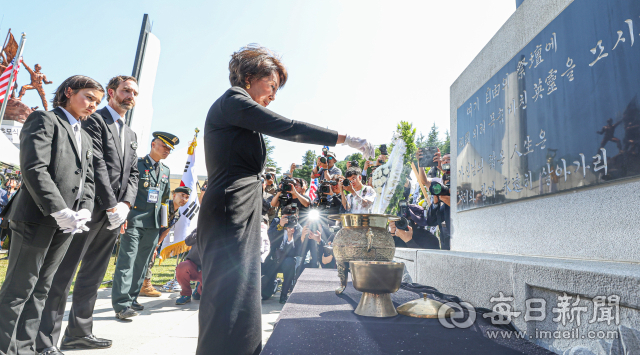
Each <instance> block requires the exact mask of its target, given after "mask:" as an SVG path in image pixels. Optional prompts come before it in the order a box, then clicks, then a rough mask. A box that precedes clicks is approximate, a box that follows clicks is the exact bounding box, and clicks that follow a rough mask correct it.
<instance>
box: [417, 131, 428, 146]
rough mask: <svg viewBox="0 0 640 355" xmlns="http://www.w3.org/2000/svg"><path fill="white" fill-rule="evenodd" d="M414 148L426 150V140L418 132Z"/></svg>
mask: <svg viewBox="0 0 640 355" xmlns="http://www.w3.org/2000/svg"><path fill="white" fill-rule="evenodd" d="M416 147H417V148H426V147H427V138H426V137H425V136H424V134H422V132H420V133H419V134H418V138H416Z"/></svg>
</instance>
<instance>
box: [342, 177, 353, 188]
mask: <svg viewBox="0 0 640 355" xmlns="http://www.w3.org/2000/svg"><path fill="white" fill-rule="evenodd" d="M349 185H351V180H349V179H346V178H345V179H344V180H342V186H344V187H347V186H349Z"/></svg>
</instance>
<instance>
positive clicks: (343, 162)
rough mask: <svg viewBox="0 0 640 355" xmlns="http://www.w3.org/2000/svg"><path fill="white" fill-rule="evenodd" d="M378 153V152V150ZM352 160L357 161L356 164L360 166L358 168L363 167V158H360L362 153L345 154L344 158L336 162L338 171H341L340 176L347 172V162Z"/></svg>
mask: <svg viewBox="0 0 640 355" xmlns="http://www.w3.org/2000/svg"><path fill="white" fill-rule="evenodd" d="M378 154H380V153H379V152H378ZM353 160H357V161H358V166H360V169H362V168H364V162H365V159H364V158H362V153H353V154H351V155H347V156H346V157H345V158H344V160H341V161H339V162H337V163H336V166H337V167H338V168H339V169H340V171H342V176H344V174H346V173H347V162H348V161H353Z"/></svg>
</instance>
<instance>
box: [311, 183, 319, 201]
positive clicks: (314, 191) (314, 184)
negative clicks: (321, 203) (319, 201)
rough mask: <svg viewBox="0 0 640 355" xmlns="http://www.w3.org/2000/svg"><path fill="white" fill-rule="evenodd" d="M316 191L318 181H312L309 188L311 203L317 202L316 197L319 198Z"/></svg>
mask: <svg viewBox="0 0 640 355" xmlns="http://www.w3.org/2000/svg"><path fill="white" fill-rule="evenodd" d="M316 191H318V179H317V178H316V179H313V180H311V185H310V186H309V198H310V199H311V201H315V199H316V197H318V196H317V195H316Z"/></svg>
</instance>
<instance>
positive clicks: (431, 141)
mask: <svg viewBox="0 0 640 355" xmlns="http://www.w3.org/2000/svg"><path fill="white" fill-rule="evenodd" d="M438 135H439V133H438V127H436V124H435V122H434V123H433V126H431V130H430V131H429V135H428V136H427V142H426V143H427V145H426V146H427V147H440V145H441V144H442V142H441V141H440V139H439V138H438Z"/></svg>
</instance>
